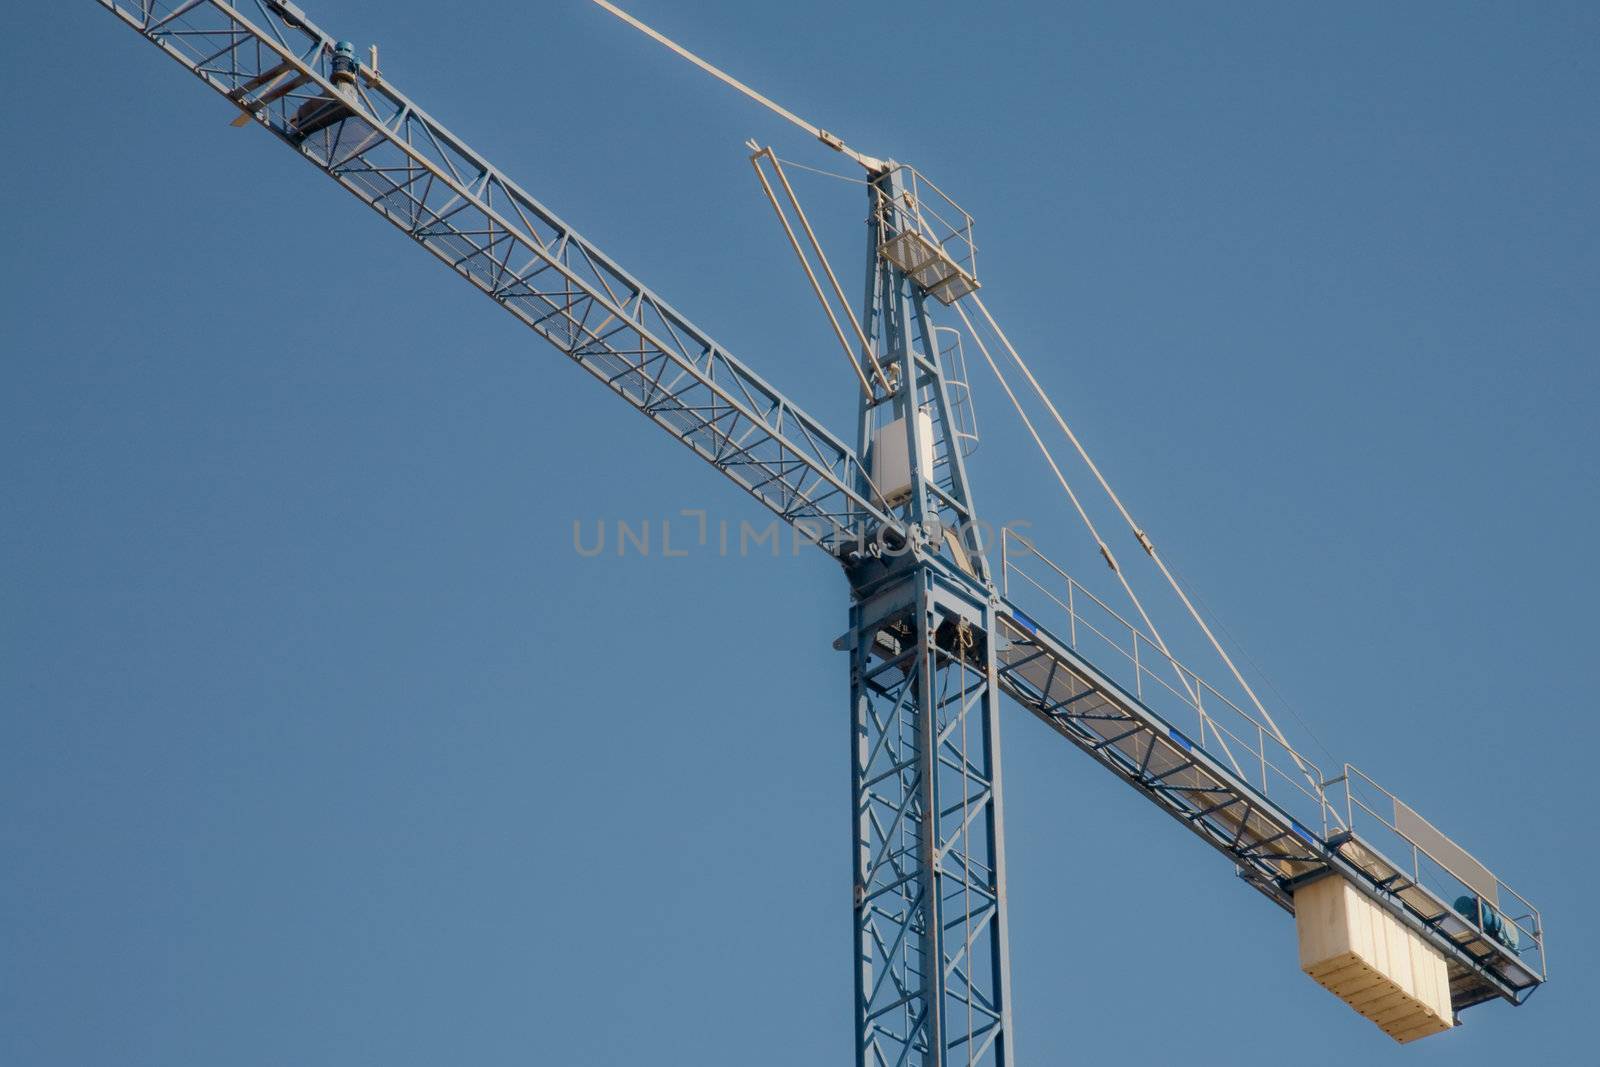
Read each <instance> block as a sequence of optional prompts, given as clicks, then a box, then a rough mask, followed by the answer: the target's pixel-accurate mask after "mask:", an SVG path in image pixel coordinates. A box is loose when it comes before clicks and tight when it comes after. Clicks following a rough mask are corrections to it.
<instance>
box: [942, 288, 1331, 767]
mask: <svg viewBox="0 0 1600 1067" xmlns="http://www.w3.org/2000/svg"><path fill="white" fill-rule="evenodd" d="M972 300H973V302H974V303H975V304H977V306H978V310H979V311H981V312H983V317H984V319H985V320H986V321H987V322H988V323H989V326H990V328H991V329H993V330H994V332H995V336H997V337H998V338H1000V342H1001V343H1002V344H1004V345H1005V346H1006V351H1008V352H1009V353H1011V358H1012V360H1014V361H1015V362H1016V364H1017V366H1018V368H1020V369H1021V371H1022V373H1023V375H1024V376H1025V377H1026V378H1027V379H1028V384H1030V385H1031V386H1033V391H1034V392H1035V393H1036V394H1037V395H1038V397H1039V399H1040V400H1042V401H1044V405H1045V407H1046V408H1048V409H1049V411H1050V414H1051V416H1052V417H1053V418H1054V419H1055V421H1056V425H1057V426H1059V427H1060V428H1061V432H1062V433H1064V434H1066V436H1067V440H1069V441H1071V442H1072V447H1073V448H1075V449H1076V450H1077V452H1078V456H1079V458H1081V459H1082V460H1083V462H1084V465H1085V466H1087V467H1088V468H1089V470H1090V472H1091V473H1093V474H1094V477H1095V480H1096V481H1097V482H1099V483H1100V488H1101V489H1103V490H1105V493H1106V496H1107V497H1109V498H1110V500H1111V503H1112V504H1113V505H1115V507H1116V509H1117V511H1118V512H1119V513H1121V515H1122V518H1123V520H1124V521H1126V522H1127V524H1128V528H1129V529H1131V530H1132V531H1133V536H1134V537H1135V538H1137V539H1138V541H1139V545H1140V546H1141V547H1142V548H1143V549H1144V551H1145V554H1146V555H1148V556H1149V557H1150V558H1151V559H1152V560H1154V561H1155V565H1156V567H1157V568H1159V569H1160V571H1161V574H1162V576H1163V577H1165V578H1166V580H1167V584H1168V585H1170V586H1172V591H1173V592H1174V593H1176V594H1178V599H1179V600H1181V601H1182V602H1183V606H1184V607H1185V608H1187V609H1188V611H1189V615H1190V617H1191V618H1193V619H1194V621H1195V623H1196V624H1197V625H1198V626H1199V627H1200V631H1201V633H1203V634H1205V635H1206V639H1207V640H1208V641H1210V642H1211V647H1212V648H1213V649H1215V650H1216V653H1217V655H1218V656H1220V657H1221V658H1222V662H1223V663H1225V664H1226V665H1227V667H1228V670H1229V672H1231V673H1232V675H1233V680H1234V681H1236V682H1238V683H1239V687H1240V688H1241V689H1243V690H1244V691H1245V694H1246V695H1247V696H1249V698H1250V703H1251V704H1252V705H1254V707H1255V709H1256V710H1257V711H1258V712H1260V713H1261V717H1262V718H1264V719H1265V720H1266V721H1267V725H1268V726H1270V727H1271V728H1272V733H1273V736H1275V737H1276V738H1277V739H1278V742H1279V743H1280V744H1282V745H1283V747H1284V748H1285V749H1286V750H1287V751H1288V753H1289V757H1290V758H1291V759H1293V760H1294V762H1295V766H1297V767H1299V768H1300V772H1301V773H1302V774H1304V775H1305V776H1306V778H1307V780H1309V781H1311V783H1312V787H1313V788H1314V789H1316V790H1317V793H1318V795H1319V796H1320V795H1321V792H1322V784H1321V783H1320V782H1318V781H1316V780H1315V778H1314V776H1313V775H1312V774H1311V772H1310V771H1309V770H1308V769H1307V768H1306V765H1305V761H1303V760H1302V759H1301V758H1300V755H1299V753H1297V752H1296V751H1295V750H1294V746H1293V745H1291V744H1290V743H1289V739H1288V738H1287V737H1285V736H1284V733H1283V729H1282V728H1281V727H1280V726H1279V725H1278V723H1277V720H1276V719H1274V718H1273V717H1272V713H1271V712H1270V711H1268V710H1267V708H1266V705H1265V704H1263V703H1262V702H1261V698H1260V697H1258V696H1257V695H1256V691H1255V690H1254V689H1252V688H1251V687H1250V683H1249V682H1247V681H1246V680H1245V677H1244V674H1243V672H1241V671H1240V670H1239V668H1238V667H1237V666H1235V664H1234V662H1233V657H1231V656H1229V655H1228V653H1227V650H1226V649H1224V648H1223V647H1222V642H1221V641H1219V640H1217V635H1216V634H1214V633H1212V632H1211V627H1210V626H1208V625H1206V621H1205V618H1204V617H1203V616H1202V615H1201V614H1200V612H1199V610H1198V609H1197V608H1196V607H1195V606H1194V603H1193V602H1192V601H1191V600H1190V599H1189V595H1188V594H1187V593H1185V592H1184V590H1183V586H1182V585H1181V584H1180V583H1179V582H1178V579H1177V578H1175V577H1174V576H1173V574H1172V571H1171V570H1169V569H1168V568H1167V564H1166V561H1165V560H1163V559H1162V558H1161V555H1160V553H1158V552H1157V551H1156V546H1155V542H1154V541H1152V540H1151V539H1150V536H1149V535H1148V534H1147V533H1145V532H1144V530H1143V529H1142V528H1141V527H1140V526H1139V523H1138V522H1137V521H1135V519H1134V517H1133V514H1132V513H1131V512H1130V511H1129V510H1128V508H1127V506H1126V505H1124V504H1123V502H1122V498H1121V497H1119V496H1118V495H1117V493H1116V490H1114V489H1112V488H1111V483H1110V482H1108V481H1107V480H1106V477H1105V475H1104V474H1102V473H1101V472H1100V468H1099V467H1098V466H1096V465H1095V462H1094V460H1093V459H1091V458H1090V456H1089V452H1088V449H1086V448H1084V447H1083V442H1081V441H1079V440H1078V435H1077V434H1075V433H1073V432H1072V427H1070V426H1068V425H1067V420H1066V419H1064V418H1062V417H1061V412H1060V411H1059V410H1057V408H1056V406H1055V403H1054V402H1053V401H1051V399H1050V396H1049V394H1047V393H1046V392H1045V391H1044V387H1043V386H1041V385H1040V384H1039V380H1038V379H1037V378H1035V377H1034V376H1033V372H1032V371H1031V370H1029V369H1028V364H1027V363H1026V362H1024V361H1023V358H1022V355H1021V353H1019V352H1018V351H1017V349H1016V346H1015V345H1013V344H1012V343H1011V339H1010V338H1008V337H1007V336H1006V332H1005V331H1004V330H1002V329H1001V328H1000V324H999V323H998V322H996V321H995V319H994V316H993V315H992V314H990V312H989V308H988V307H987V306H986V305H985V304H984V302H983V299H982V298H981V297H979V296H978V295H977V294H976V293H973V294H972ZM962 319H963V320H965V319H966V315H964V314H963V315H962ZM979 347H980V348H981V347H982V345H981V344H980V346H979ZM985 355H987V353H985Z"/></svg>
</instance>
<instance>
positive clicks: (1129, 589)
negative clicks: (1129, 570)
mask: <svg viewBox="0 0 1600 1067" xmlns="http://www.w3.org/2000/svg"><path fill="white" fill-rule="evenodd" d="M952 306H953V307H954V308H955V310H956V314H957V315H959V316H961V322H962V324H963V325H965V326H966V328H967V333H968V334H970V335H971V337H972V339H973V341H974V342H976V344H977V346H978V351H979V352H981V353H982V354H983V359H984V362H985V363H987V364H988V365H989V369H990V370H991V371H993V372H994V376H995V380H996V381H998V382H999V383H1000V388H1001V389H1003V390H1005V394H1006V397H1007V398H1008V399H1009V400H1010V401H1011V406H1012V408H1013V409H1014V410H1015V411H1016V413H1017V417H1018V418H1020V419H1021V420H1022V425H1023V426H1025V427H1027V430H1028V433H1029V435H1030V436H1031V437H1032V438H1033V443H1034V444H1035V445H1037V446H1038V448H1039V452H1040V454H1041V455H1043V456H1044V459H1045V462H1046V463H1048V464H1049V465H1050V470H1051V471H1053V472H1054V473H1055V476H1056V481H1058V482H1060V483H1061V488H1062V489H1064V490H1065V491H1066V494H1067V499H1068V500H1070V501H1072V506H1073V508H1074V509H1075V510H1076V511H1077V512H1078V518H1080V519H1081V520H1083V525H1084V527H1085V528H1086V529H1087V530H1088V531H1089V536H1090V537H1091V538H1093V540H1094V543H1095V545H1096V546H1097V547H1098V548H1099V549H1100V555H1101V557H1102V558H1103V559H1104V560H1105V561H1106V566H1108V567H1110V568H1111V573H1113V574H1115V575H1116V576H1117V581H1118V583H1120V584H1121V586H1122V591H1123V592H1124V593H1126V594H1127V595H1128V600H1129V602H1131V603H1132V604H1133V607H1134V610H1135V611H1137V612H1138V613H1139V618H1140V619H1142V620H1143V621H1144V624H1145V627H1146V628H1147V629H1148V630H1149V632H1150V638H1151V640H1153V641H1154V642H1155V645H1156V647H1157V648H1159V649H1160V650H1161V654H1162V655H1163V656H1165V657H1166V659H1167V662H1168V663H1170V664H1172V667H1173V670H1174V671H1175V672H1176V674H1177V677H1178V683H1179V684H1180V685H1182V686H1183V688H1184V689H1185V690H1187V691H1188V693H1189V699H1190V701H1191V702H1192V703H1193V704H1194V708H1195V710H1196V711H1198V712H1199V713H1200V715H1201V722H1202V724H1203V723H1204V722H1205V721H1206V720H1207V719H1209V718H1210V716H1208V715H1206V712H1205V709H1204V708H1203V707H1202V706H1201V703H1200V697H1199V694H1197V693H1196V692H1195V691H1194V688H1193V686H1192V685H1191V684H1190V682H1189V680H1188V679H1187V678H1185V677H1184V674H1183V667H1182V666H1181V665H1180V664H1179V663H1178V661H1177V659H1175V658H1174V657H1173V655H1172V650H1171V649H1169V648H1168V647H1167V642H1166V639H1165V638H1163V637H1162V636H1161V631H1160V629H1158V628H1157V626H1156V624H1155V620H1154V619H1152V618H1151V617H1150V613H1149V612H1147V611H1145V609H1144V604H1143V602H1142V601H1140V599H1139V594H1137V593H1135V592H1134V591H1133V586H1132V585H1130V584H1129V583H1128V576H1127V575H1126V574H1124V573H1123V571H1122V568H1121V567H1120V566H1118V565H1117V559H1116V556H1115V555H1113V554H1112V552H1111V546H1110V545H1108V544H1106V542H1105V539H1104V538H1102V537H1101V536H1100V531H1099V529H1098V528H1096V526H1095V524H1094V520H1093V519H1092V518H1090V517H1089V513H1088V511H1086V510H1085V509H1084V507H1083V502H1082V501H1080V500H1079V499H1078V494H1077V493H1075V492H1073V490H1072V486H1071V484H1070V483H1069V482H1068V481H1067V477H1066V475H1065V474H1063V473H1061V466H1060V464H1058V463H1057V462H1056V458H1055V456H1054V455H1052V454H1051V452H1050V447H1049V446H1048V445H1046V444H1045V443H1044V439H1043V438H1041V437H1040V436H1039V431H1038V430H1037V429H1035V428H1034V425H1033V420H1032V419H1030V418H1029V417H1028V413H1027V411H1026V410H1024V408H1023V406H1022V403H1021V401H1019V400H1018V399H1017V394H1016V393H1015V392H1013V391H1012V389H1011V383H1010V382H1008V381H1007V380H1006V376H1005V375H1004V374H1003V373H1002V372H1001V370H1000V367H999V365H998V364H996V363H995V361H994V357H993V356H991V355H990V354H989V346H988V345H986V344H984V342H983V338H982V336H980V335H979V333H978V331H977V330H975V329H974V328H973V326H972V320H971V319H969V318H968V317H967V312H966V309H965V308H963V307H962V306H961V305H960V304H959V303H957V304H954V305H952ZM1137 640H1138V639H1137V638H1135V641H1137ZM1137 669H1138V668H1137V667H1135V670H1137ZM1212 733H1213V734H1214V735H1215V736H1216V738H1217V743H1218V744H1219V745H1221V746H1222V750H1223V752H1225V753H1227V755H1228V761H1229V762H1230V763H1232V764H1233V769H1234V770H1235V771H1237V772H1238V773H1240V774H1243V773H1244V772H1243V770H1242V769H1241V768H1240V766H1239V761H1238V760H1237V759H1236V758H1234V755H1233V750H1232V749H1230V748H1229V747H1228V742H1227V740H1226V739H1225V738H1224V737H1223V736H1222V734H1221V732H1220V731H1219V730H1218V729H1217V727H1216V725H1215V724H1213V725H1212ZM1201 740H1202V742H1203V741H1204V737H1203V736H1202V738H1201Z"/></svg>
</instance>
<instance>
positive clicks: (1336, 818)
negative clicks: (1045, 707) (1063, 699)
mask: <svg viewBox="0 0 1600 1067" xmlns="http://www.w3.org/2000/svg"><path fill="white" fill-rule="evenodd" d="M1000 560H1001V565H1000V572H1001V585H1002V591H1003V592H1004V593H1005V594H1006V595H1007V596H1010V595H1011V592H1012V583H1013V582H1015V583H1016V584H1017V586H1018V587H1019V588H1020V587H1022V586H1026V587H1028V588H1029V589H1031V590H1033V591H1035V592H1037V593H1039V594H1040V595H1042V596H1044V597H1045V598H1046V599H1047V600H1048V601H1049V602H1050V603H1051V604H1053V605H1055V606H1056V607H1057V608H1059V609H1061V612H1062V613H1063V614H1064V618H1063V619H1056V620H1050V619H1039V620H1034V621H1036V622H1041V623H1044V624H1045V625H1046V627H1047V628H1049V629H1050V630H1051V631H1052V632H1053V633H1054V634H1055V636H1056V637H1057V638H1059V639H1062V640H1064V641H1066V643H1067V645H1068V646H1069V647H1070V648H1072V649H1073V651H1075V652H1078V653H1080V654H1081V655H1083V656H1084V658H1086V659H1088V660H1089V661H1090V662H1091V663H1093V664H1094V665H1095V666H1096V667H1097V668H1098V669H1100V670H1101V671H1102V672H1104V673H1105V674H1106V675H1107V676H1108V677H1109V678H1110V679H1111V680H1112V681H1114V682H1116V683H1117V684H1118V685H1120V686H1122V687H1123V688H1124V689H1126V690H1127V691H1128V692H1130V693H1132V694H1133V695H1134V696H1135V697H1136V698H1138V700H1139V702H1140V703H1142V704H1143V705H1145V707H1147V708H1149V709H1150V710H1151V711H1154V712H1156V713H1157V714H1158V715H1160V716H1162V718H1164V719H1166V720H1167V722H1168V723H1170V724H1171V725H1173V726H1175V727H1177V728H1178V729H1180V730H1183V731H1185V732H1186V733H1187V731H1189V730H1191V729H1192V730H1193V732H1194V736H1193V737H1189V738H1188V740H1190V741H1192V742H1194V743H1195V745H1196V746H1197V747H1199V748H1201V749H1202V750H1204V751H1205V752H1206V754H1207V755H1209V756H1211V757H1212V758H1213V759H1215V760H1216V761H1217V762H1218V763H1219V764H1221V765H1222V766H1223V767H1226V768H1228V769H1229V770H1231V771H1232V772H1233V773H1234V774H1235V775H1236V776H1238V777H1239V778H1241V779H1243V780H1244V781H1245V782H1246V783H1247V784H1249V785H1250V786H1251V787H1252V788H1254V789H1257V790H1260V792H1261V793H1262V795H1264V796H1267V797H1270V798H1271V799H1272V800H1273V801H1274V803H1276V804H1277V805H1278V806H1279V807H1280V808H1283V809H1284V810H1285V811H1286V812H1287V813H1288V814H1289V815H1290V816H1292V817H1293V818H1294V819H1295V820H1296V821H1297V822H1299V823H1300V824H1301V825H1302V826H1304V827H1306V828H1308V829H1313V830H1314V829H1317V828H1320V829H1321V831H1322V836H1323V838H1324V839H1326V838H1327V836H1328V835H1329V833H1330V832H1332V831H1333V830H1336V829H1341V828H1342V827H1343V825H1344V817H1343V812H1342V810H1341V809H1340V808H1339V807H1338V806H1336V805H1333V804H1330V803H1328V800H1327V796H1326V793H1325V791H1324V790H1323V788H1322V780H1323V776H1322V771H1321V769H1320V768H1319V767H1318V766H1317V764H1316V763H1315V762H1314V761H1313V760H1311V759H1310V758H1309V757H1307V756H1305V755H1303V754H1302V753H1300V752H1298V751H1296V750H1295V749H1293V748H1291V747H1290V746H1289V745H1286V744H1284V742H1283V741H1282V740H1280V739H1279V738H1278V736H1277V734H1276V732H1275V731H1274V730H1273V729H1272V728H1271V727H1269V726H1267V725H1266V724H1265V723H1263V722H1261V721H1260V720H1259V719H1257V718H1255V717H1254V716H1253V715H1251V714H1250V713H1249V712H1247V711H1245V710H1244V709H1243V708H1241V707H1239V705H1238V704H1236V703H1234V702H1233V700H1231V699H1229V698H1228V697H1227V696H1226V695H1224V694H1223V693H1222V692H1220V691H1219V690H1217V689H1216V688H1215V687H1214V686H1212V685H1211V684H1210V683H1209V682H1207V681H1206V680H1205V679H1204V678H1202V677H1200V675H1198V674H1196V673H1195V672H1194V671H1193V670H1191V669H1189V668H1188V667H1186V666H1184V665H1183V664H1182V663H1180V662H1179V661H1178V660H1177V659H1175V658H1173V657H1172V656H1171V655H1170V654H1169V653H1167V652H1165V651H1163V650H1162V648H1161V646H1160V645H1159V644H1158V643H1157V642H1156V641H1155V640H1154V639H1153V638H1151V637H1150V636H1149V635H1148V634H1146V633H1145V632H1144V631H1143V630H1141V629H1139V627H1137V626H1136V625H1134V624H1133V623H1131V622H1129V621H1128V620H1127V619H1124V618H1123V617H1122V616H1121V615H1119V614H1118V613H1117V612H1116V611H1115V610H1113V609H1112V608H1111V607H1110V606H1109V605H1108V604H1106V602H1105V601H1103V600H1101V599H1100V598H1099V597H1097V596H1095V595H1094V594H1093V593H1091V592H1090V591H1089V590H1087V589H1085V588H1084V587H1083V585H1082V584H1081V583H1079V582H1078V581H1077V580H1076V579H1075V578H1073V577H1072V575H1070V574H1068V573H1067V572H1066V571H1065V570H1063V569H1062V568H1061V567H1060V566H1058V565H1057V564H1056V563H1054V562H1053V561H1052V560H1050V559H1049V558H1048V557H1047V556H1045V555H1044V554H1043V553H1042V552H1040V551H1039V549H1038V547H1037V546H1035V545H1034V544H1033V542H1032V541H1030V540H1029V539H1028V538H1027V537H1025V536H1023V535H1022V534H1021V533H1019V532H1017V531H1016V530H1015V529H1013V528H1011V527H1004V528H1002V530H1001V531H1000ZM1025 563H1027V564H1034V566H1032V567H1030V566H1027V565H1025ZM1052 623H1055V625H1052Z"/></svg>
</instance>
